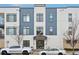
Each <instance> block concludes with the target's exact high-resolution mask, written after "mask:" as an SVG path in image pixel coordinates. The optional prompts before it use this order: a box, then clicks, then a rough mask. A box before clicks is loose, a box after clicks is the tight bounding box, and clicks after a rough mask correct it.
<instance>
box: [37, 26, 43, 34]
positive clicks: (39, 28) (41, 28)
mask: <svg viewBox="0 0 79 59" xmlns="http://www.w3.org/2000/svg"><path fill="white" fill-rule="evenodd" d="M36 31H37V35H38V34H43V27H37V28H36Z"/></svg>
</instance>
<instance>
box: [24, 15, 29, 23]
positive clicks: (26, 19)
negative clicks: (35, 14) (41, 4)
mask: <svg viewBox="0 0 79 59" xmlns="http://www.w3.org/2000/svg"><path fill="white" fill-rule="evenodd" d="M23 21H24V22H30V16H29V14H27V15H24V16H23Z"/></svg>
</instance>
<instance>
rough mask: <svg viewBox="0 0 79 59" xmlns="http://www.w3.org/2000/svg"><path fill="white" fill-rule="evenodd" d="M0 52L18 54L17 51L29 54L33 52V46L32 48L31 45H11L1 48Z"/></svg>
mask: <svg viewBox="0 0 79 59" xmlns="http://www.w3.org/2000/svg"><path fill="white" fill-rule="evenodd" d="M0 53H1V54H2V55H7V54H17V53H21V54H23V55H29V54H30V53H32V48H30V47H20V46H11V47H9V48H3V49H1V50H0Z"/></svg>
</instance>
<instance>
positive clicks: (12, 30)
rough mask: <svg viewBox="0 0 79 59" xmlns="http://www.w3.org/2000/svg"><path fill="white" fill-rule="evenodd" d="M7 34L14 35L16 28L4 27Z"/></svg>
mask: <svg viewBox="0 0 79 59" xmlns="http://www.w3.org/2000/svg"><path fill="white" fill-rule="evenodd" d="M6 34H7V35H16V28H15V27H8V28H6Z"/></svg>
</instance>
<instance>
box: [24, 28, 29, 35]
mask: <svg viewBox="0 0 79 59" xmlns="http://www.w3.org/2000/svg"><path fill="white" fill-rule="evenodd" d="M23 33H24V35H29V27H24V30H23Z"/></svg>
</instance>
